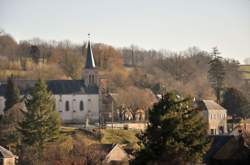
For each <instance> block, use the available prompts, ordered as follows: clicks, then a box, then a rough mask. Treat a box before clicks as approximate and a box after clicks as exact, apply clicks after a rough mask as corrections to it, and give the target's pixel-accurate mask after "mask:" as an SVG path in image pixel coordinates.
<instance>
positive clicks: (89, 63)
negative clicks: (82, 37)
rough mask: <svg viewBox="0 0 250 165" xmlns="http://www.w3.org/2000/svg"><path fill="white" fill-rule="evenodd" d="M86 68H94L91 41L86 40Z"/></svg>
mask: <svg viewBox="0 0 250 165" xmlns="http://www.w3.org/2000/svg"><path fill="white" fill-rule="evenodd" d="M85 68H86V69H93V68H95V59H94V56H93V53H92V48H91V43H90V41H88V46H87V60H86V64H85Z"/></svg>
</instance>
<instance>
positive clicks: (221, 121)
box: [200, 100, 227, 135]
mask: <svg viewBox="0 0 250 165" xmlns="http://www.w3.org/2000/svg"><path fill="white" fill-rule="evenodd" d="M201 104H202V105H201V106H200V108H201V110H202V114H203V117H204V119H205V120H206V122H207V124H208V128H207V132H208V135H223V134H227V110H226V109H225V108H223V107H222V106H220V105H219V104H217V103H216V102H215V101H213V100H202V102H201Z"/></svg>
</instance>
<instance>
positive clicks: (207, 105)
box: [203, 100, 226, 111]
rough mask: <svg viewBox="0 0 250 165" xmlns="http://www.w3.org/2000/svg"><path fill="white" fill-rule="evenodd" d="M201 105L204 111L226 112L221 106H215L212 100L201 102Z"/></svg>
mask: <svg viewBox="0 0 250 165" xmlns="http://www.w3.org/2000/svg"><path fill="white" fill-rule="evenodd" d="M203 104H204V106H205V107H204V108H205V109H206V110H222V111H226V109H225V108H223V107H222V106H221V105H219V104H217V103H216V102H215V101H213V100H203Z"/></svg>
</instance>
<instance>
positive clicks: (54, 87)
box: [0, 40, 101, 123]
mask: <svg viewBox="0 0 250 165" xmlns="http://www.w3.org/2000/svg"><path fill="white" fill-rule="evenodd" d="M46 82H47V85H48V90H49V91H51V93H52V95H53V97H54V100H55V108H56V111H58V112H59V113H60V116H61V120H62V122H63V123H83V122H85V121H86V119H88V120H89V121H90V122H93V123H95V122H98V120H99V116H100V107H101V105H100V104H101V94H100V88H99V76H98V70H97V68H96V65H95V60H94V56H93V52H92V48H91V42H90V40H89V41H88V44H87V56H86V64H85V68H84V70H83V71H82V80H48V81H46ZM14 83H15V84H16V86H17V87H18V88H19V90H20V94H21V96H22V97H24V96H27V95H28V94H29V91H30V89H31V88H32V87H33V86H34V85H35V83H36V80H19V79H15V80H14ZM6 86H7V84H6V81H0V114H3V110H4V106H5V98H4V95H5V91H6Z"/></svg>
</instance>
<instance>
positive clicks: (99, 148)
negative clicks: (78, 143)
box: [88, 144, 132, 165]
mask: <svg viewBox="0 0 250 165" xmlns="http://www.w3.org/2000/svg"><path fill="white" fill-rule="evenodd" d="M88 153H89V154H91V155H92V156H93V155H95V154H96V155H95V156H96V157H95V159H99V160H100V161H101V163H102V164H105V165H106V164H107V165H108V164H122V165H128V164H129V160H130V159H132V156H131V155H129V154H128V153H127V152H126V151H125V150H124V149H123V148H122V147H121V146H120V145H119V144H92V145H90V147H89V152H88Z"/></svg>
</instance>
